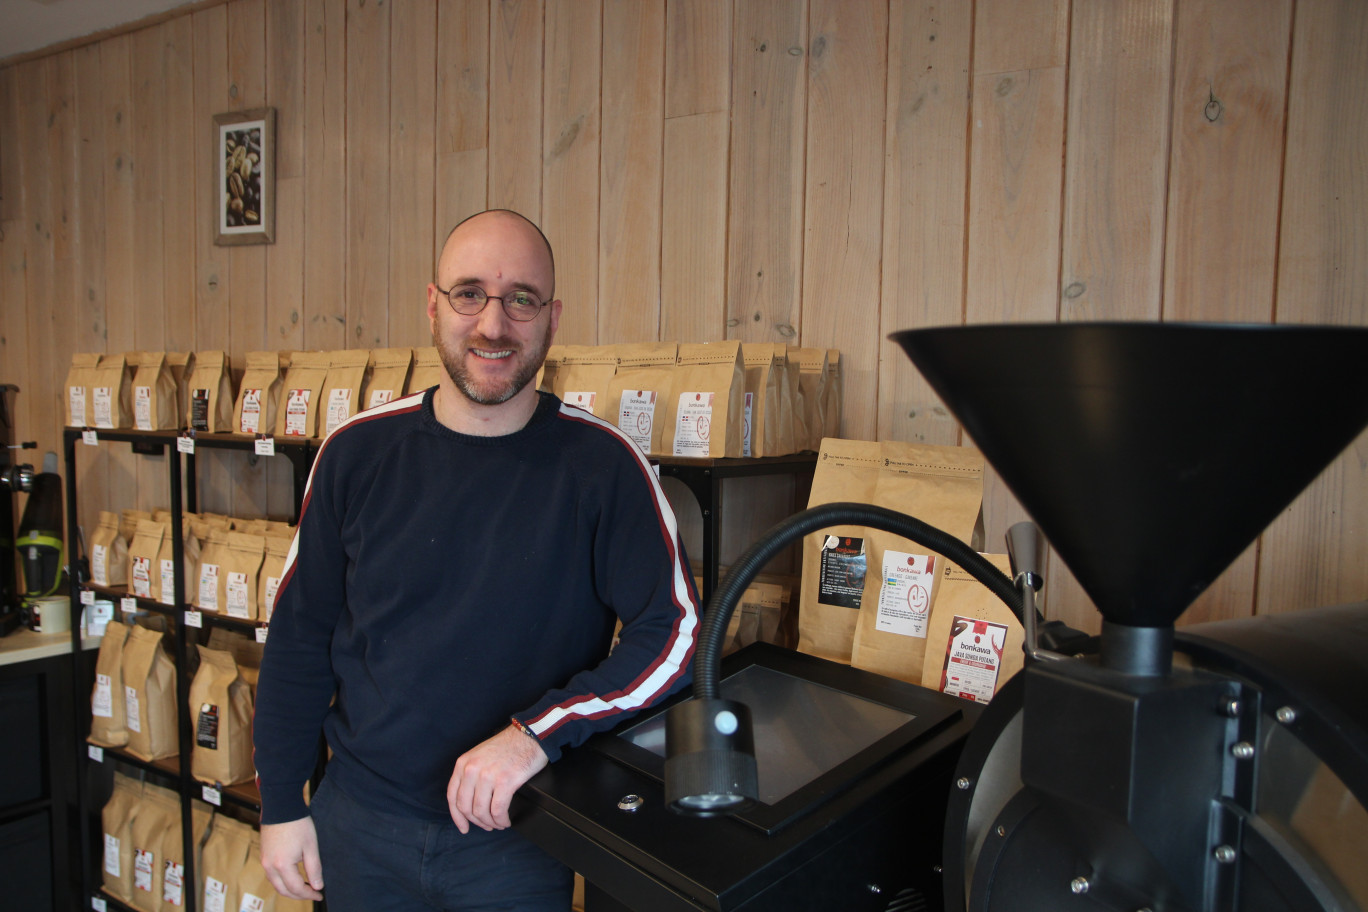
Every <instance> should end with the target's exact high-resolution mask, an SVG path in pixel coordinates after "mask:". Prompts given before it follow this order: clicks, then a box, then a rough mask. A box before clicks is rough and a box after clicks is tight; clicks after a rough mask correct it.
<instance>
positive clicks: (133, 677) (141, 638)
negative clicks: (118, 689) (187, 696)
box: [123, 626, 180, 761]
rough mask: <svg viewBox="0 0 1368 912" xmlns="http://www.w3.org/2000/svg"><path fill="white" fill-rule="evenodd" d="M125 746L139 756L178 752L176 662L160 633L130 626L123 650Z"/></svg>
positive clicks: (148, 758) (156, 756)
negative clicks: (126, 728) (166, 649)
mask: <svg viewBox="0 0 1368 912" xmlns="http://www.w3.org/2000/svg"><path fill="white" fill-rule="evenodd" d="M123 678H124V718H125V719H126V721H127V725H128V745H127V747H126V750H127V751H128V752H129V753H130V754H132V755H133V756H135V757H137V758H138V759H139V760H146V761H152V760H160V759H161V758H163V757H174V756H175V755H176V754H177V753H179V750H180V748H179V746H178V740H177V735H176V665H175V663H174V662H172V661H171V657H170V656H168V655H167V654H166V651H165V650H164V649H162V634H160V633H158V632H157V631H155V630H149V629H148V628H146V627H141V626H134V627H133V628H132V629H131V630H129V632H128V642H127V643H126V644H125V645H124V653H123Z"/></svg>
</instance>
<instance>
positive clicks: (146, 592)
mask: <svg viewBox="0 0 1368 912" xmlns="http://www.w3.org/2000/svg"><path fill="white" fill-rule="evenodd" d="M133 594H134V595H136V596H137V597H138V598H151V597H152V558H150V557H134V558H133Z"/></svg>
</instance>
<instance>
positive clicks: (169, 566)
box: [158, 560, 176, 605]
mask: <svg viewBox="0 0 1368 912" xmlns="http://www.w3.org/2000/svg"><path fill="white" fill-rule="evenodd" d="M160 563H161V595H160V597H159V598H158V601H160V602H161V603H162V604H163V605H170V604H173V603H174V602H175V601H176V562H175V561H173V560H163V561H160Z"/></svg>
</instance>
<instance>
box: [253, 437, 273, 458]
mask: <svg viewBox="0 0 1368 912" xmlns="http://www.w3.org/2000/svg"><path fill="white" fill-rule="evenodd" d="M256 454H257V455H258V456H274V455H275V438H274V437H258V438H257V439H256Z"/></svg>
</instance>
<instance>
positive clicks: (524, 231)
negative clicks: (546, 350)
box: [437, 209, 556, 301]
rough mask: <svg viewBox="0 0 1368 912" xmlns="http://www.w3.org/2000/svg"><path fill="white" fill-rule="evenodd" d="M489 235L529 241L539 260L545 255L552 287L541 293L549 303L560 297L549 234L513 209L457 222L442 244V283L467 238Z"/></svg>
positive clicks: (440, 280)
mask: <svg viewBox="0 0 1368 912" xmlns="http://www.w3.org/2000/svg"><path fill="white" fill-rule="evenodd" d="M486 233H489V235H490V237H491V239H493V238H495V237H497V238H501V239H508V238H518V237H519V236H521V237H520V239H521V240H525V241H526V242H528V243H530V244H531V245H532V246H533V247H534V248H537V251H536V254H535V255H536V257H537V258H540V257H541V256H542V255H543V254H544V256H545V263H544V268H545V275H546V277H547V279H548V281H549V284H548V285H547V287H545V288H541V289H538V290H537V291H538V294H539V295H541V296H543V300H546V301H550V300H551V299H552V298H554V297H555V296H556V257H555V254H554V253H553V252H552V251H551V242H550V241H548V240H547V239H546V235H545V234H543V233H542V230H541V229H540V228H538V227H537V226H536V224H535V223H534V222H533V221H532V220H531V219H529V218H528V217H527V216H525V215H523V214H522V213H520V212H514V211H513V210H512V209H486V210H485V211H483V212H477V213H475V214H474V215H470V216H467V217H466V218H464V219H462V220H461V221H459V222H457V223H456V227H454V228H452V229H451V231H450V232H449V233H448V234H447V238H446V243H444V244H443V245H442V255H441V257H440V258H439V259H438V262H437V273H438V275H437V280H438V283H439V284H440V283H441V282H442V281H443V280H448V281H449V280H450V277H449V276H444V275H442V272H443V270H444V269H449V268H451V265H452V264H451V263H450V262H449V261H450V260H451V258H452V254H453V251H454V249H455V248H457V247H458V246H459V244H461V243H462V242H464V241H466V240H467V239H470V238H472V237H474V238H479V237H482V236H484V235H486Z"/></svg>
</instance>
